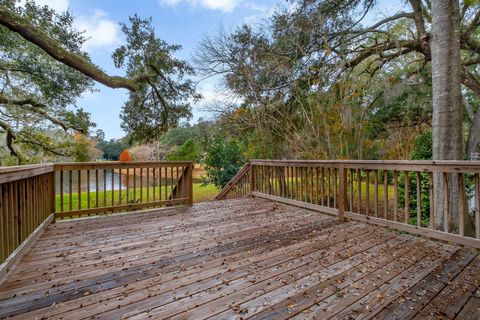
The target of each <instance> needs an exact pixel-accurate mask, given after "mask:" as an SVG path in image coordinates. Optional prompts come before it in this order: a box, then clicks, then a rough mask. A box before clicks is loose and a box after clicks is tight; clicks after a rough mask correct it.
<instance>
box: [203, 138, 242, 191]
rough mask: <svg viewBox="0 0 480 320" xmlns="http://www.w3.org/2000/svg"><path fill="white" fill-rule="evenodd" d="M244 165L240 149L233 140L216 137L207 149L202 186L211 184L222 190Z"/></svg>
mask: <svg viewBox="0 0 480 320" xmlns="http://www.w3.org/2000/svg"><path fill="white" fill-rule="evenodd" d="M244 164H245V159H244V158H243V156H242V153H241V151H240V147H239V146H238V145H237V143H236V142H235V141H234V140H231V141H226V140H224V139H223V138H222V137H216V138H215V139H214V140H213V142H212V144H211V146H210V147H209V148H208V149H207V156H206V158H205V171H206V172H207V177H205V178H204V179H203V183H204V184H208V183H213V184H214V185H215V186H217V187H218V188H223V187H224V186H225V185H226V184H227V183H228V182H229V181H230V180H231V179H232V178H233V177H234V176H235V175H236V174H237V172H238V171H239V170H240V168H241V167H242V166H243V165H244Z"/></svg>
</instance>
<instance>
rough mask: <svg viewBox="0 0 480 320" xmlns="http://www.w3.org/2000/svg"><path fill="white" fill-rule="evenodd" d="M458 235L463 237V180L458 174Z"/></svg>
mask: <svg viewBox="0 0 480 320" xmlns="http://www.w3.org/2000/svg"><path fill="white" fill-rule="evenodd" d="M458 189H459V192H458V202H459V203H458V234H459V235H461V236H463V235H465V179H464V177H463V173H461V172H459V173H458Z"/></svg>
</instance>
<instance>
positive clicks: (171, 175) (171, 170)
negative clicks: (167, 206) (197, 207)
mask: <svg viewBox="0 0 480 320" xmlns="http://www.w3.org/2000/svg"><path fill="white" fill-rule="evenodd" d="M170 196H171V197H172V199H174V197H173V166H172V167H170Z"/></svg>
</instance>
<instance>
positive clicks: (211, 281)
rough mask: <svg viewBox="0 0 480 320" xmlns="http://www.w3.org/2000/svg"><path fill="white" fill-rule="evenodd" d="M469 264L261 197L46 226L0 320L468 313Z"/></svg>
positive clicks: (437, 247) (433, 246)
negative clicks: (447, 300)
mask: <svg viewBox="0 0 480 320" xmlns="http://www.w3.org/2000/svg"><path fill="white" fill-rule="evenodd" d="M259 170H261V169H257V173H258V172H259ZM320 172H321V171H320ZM277 173H278V174H277ZM277 173H275V172H272V174H273V175H270V177H271V178H272V177H273V176H277V177H278V176H280V177H283V174H282V173H279V172H277ZM298 174H300V171H299V173H298ZM292 175H293V172H292V171H290V174H289V170H287V171H286V173H285V176H286V177H288V176H290V177H291V176H292ZM250 179H252V180H253V184H255V185H256V186H257V185H258V183H260V181H259V180H258V176H257V175H255V178H254V179H253V178H251V177H249V179H248V180H247V183H248V184H249V185H250V184H251V183H252V181H251V180H250ZM282 179H283V178H282ZM287 180H288V179H287ZM265 183H266V184H265V186H266V187H267V188H268V182H267V181H265ZM270 183H275V181H274V180H270ZM281 183H282V182H278V185H279V186H280V185H281ZM294 186H295V185H294V184H290V185H288V184H287V187H286V188H287V189H285V190H284V191H286V190H287V191H288V190H291V189H292V188H293V187H294ZM299 187H300V186H299ZM303 187H305V186H303ZM307 187H308V186H307ZM280 188H283V187H280ZM310 191H311V190H310ZM479 259H480V258H479V257H477V252H475V251H472V250H468V249H462V248H460V247H457V246H452V245H446V244H443V243H440V242H434V241H430V240H427V239H423V238H418V237H415V236H412V235H407V234H399V233H396V232H392V231H389V230H388V229H385V228H382V227H377V226H373V225H368V224H364V223H359V222H353V221H350V222H340V221H338V219H336V218H333V217H329V216H326V215H322V214H319V213H317V212H313V211H309V210H306V209H303V208H298V207H293V206H290V205H287V204H281V203H276V202H272V201H268V200H265V199H258V198H243V199H236V200H225V201H215V202H208V203H202V204H196V205H194V206H193V207H181V208H180V207H170V208H165V209H162V210H152V211H149V212H139V213H130V214H124V215H117V216H109V217H95V218H88V219H78V220H71V221H61V222H57V223H56V224H53V225H50V226H49V227H48V228H47V230H46V231H45V233H44V234H43V235H42V237H41V238H40V239H39V240H38V241H37V242H36V243H35V245H34V246H33V247H32V249H31V250H30V251H29V252H28V253H27V254H26V255H25V256H24V257H23V258H22V260H21V261H20V262H19V264H17V266H16V268H14V270H12V273H11V274H10V276H9V277H8V278H7V280H6V281H5V282H4V283H3V284H2V285H1V286H0V317H8V316H11V317H12V318H14V319H34V318H39V319H40V318H49V319H61V318H63V319H92V318H97V319H122V318H130V319H145V318H149V317H150V318H153V319H167V318H172V319H207V318H209V319H210V318H213V319H240V318H243V319H248V318H255V319H287V318H299V319H300V318H325V319H326V318H342V319H343V318H345V319H347V318H348V317H349V316H350V315H352V314H355V315H356V316H355V318H357V317H358V318H366V319H370V318H376V319H407V318H413V317H416V316H418V317H420V316H421V315H425V314H427V315H428V314H430V313H434V314H435V313H436V312H444V313H445V314H446V315H448V318H454V317H459V316H465V317H466V318H467V319H468V317H471V316H472V314H473V315H475V311H476V310H478V299H477V298H476V292H475V290H474V288H477V287H478V280H479V279H478V276H479V270H478V269H479V266H478V261H479ZM424 292H425V293H424ZM418 293H423V294H422V295H421V297H419V296H418ZM452 297H453V301H449V303H448V305H449V306H448V307H447V308H445V307H444V305H445V302H444V301H445V299H447V298H448V299H452ZM402 299H403V300H402ZM401 301H406V303H405V305H403V304H402V302H401ZM442 308H443V309H442ZM444 309H446V310H444ZM394 312H397V313H398V315H402V316H403V315H407V316H408V317H397V318H396V317H395V313H394ZM445 317H446V316H445Z"/></svg>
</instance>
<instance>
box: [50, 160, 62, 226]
mask: <svg viewBox="0 0 480 320" xmlns="http://www.w3.org/2000/svg"><path fill="white" fill-rule="evenodd" d="M52 166H53V165H52ZM50 179H51V181H50V186H49V187H50V205H51V208H52V212H50V213H53V214H55V212H56V211H57V208H56V206H57V204H56V199H55V197H56V194H55V192H56V182H55V166H53V172H52V173H51V174H50ZM60 187H61V186H60ZM52 223H55V216H54V217H53V219H52Z"/></svg>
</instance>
